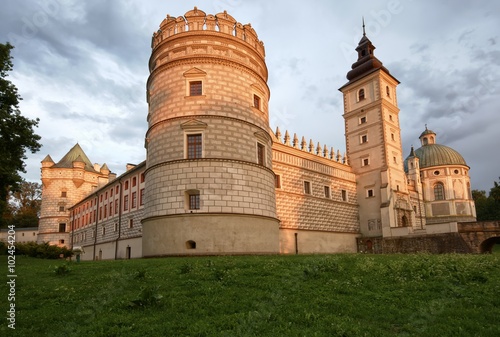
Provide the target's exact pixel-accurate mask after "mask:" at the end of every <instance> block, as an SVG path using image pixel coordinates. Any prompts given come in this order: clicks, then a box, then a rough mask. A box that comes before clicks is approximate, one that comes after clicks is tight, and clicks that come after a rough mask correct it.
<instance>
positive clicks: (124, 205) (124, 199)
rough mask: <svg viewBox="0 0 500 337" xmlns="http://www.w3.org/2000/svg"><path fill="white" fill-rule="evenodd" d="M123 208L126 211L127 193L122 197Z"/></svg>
mask: <svg viewBox="0 0 500 337" xmlns="http://www.w3.org/2000/svg"><path fill="white" fill-rule="evenodd" d="M123 210H124V211H128V195H126V196H125V197H123Z"/></svg>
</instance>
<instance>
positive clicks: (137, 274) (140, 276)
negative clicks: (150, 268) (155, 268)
mask: <svg viewBox="0 0 500 337" xmlns="http://www.w3.org/2000/svg"><path fill="white" fill-rule="evenodd" d="M133 278H134V279H136V280H142V279H145V278H146V270H145V269H139V270H136V271H135V273H134V276H133Z"/></svg>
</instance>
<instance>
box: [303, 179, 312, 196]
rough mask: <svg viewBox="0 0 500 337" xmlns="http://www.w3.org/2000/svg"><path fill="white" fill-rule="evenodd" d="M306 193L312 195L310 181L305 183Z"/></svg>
mask: <svg viewBox="0 0 500 337" xmlns="http://www.w3.org/2000/svg"><path fill="white" fill-rule="evenodd" d="M304 193H305V194H311V183H310V182H309V181H304Z"/></svg>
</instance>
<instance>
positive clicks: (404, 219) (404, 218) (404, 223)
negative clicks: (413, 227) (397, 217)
mask: <svg viewBox="0 0 500 337" xmlns="http://www.w3.org/2000/svg"><path fill="white" fill-rule="evenodd" d="M401 226H402V227H408V217H407V216H406V215H403V216H402V217H401Z"/></svg>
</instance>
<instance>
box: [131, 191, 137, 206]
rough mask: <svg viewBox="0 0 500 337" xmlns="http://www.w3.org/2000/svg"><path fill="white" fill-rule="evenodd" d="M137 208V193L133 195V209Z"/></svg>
mask: <svg viewBox="0 0 500 337" xmlns="http://www.w3.org/2000/svg"><path fill="white" fill-rule="evenodd" d="M136 207H137V192H133V193H132V208H136Z"/></svg>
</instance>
